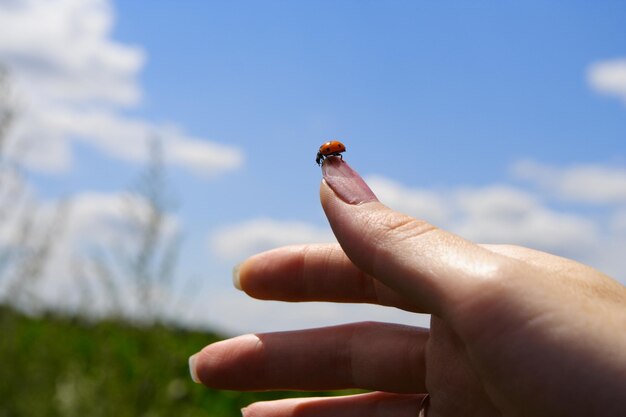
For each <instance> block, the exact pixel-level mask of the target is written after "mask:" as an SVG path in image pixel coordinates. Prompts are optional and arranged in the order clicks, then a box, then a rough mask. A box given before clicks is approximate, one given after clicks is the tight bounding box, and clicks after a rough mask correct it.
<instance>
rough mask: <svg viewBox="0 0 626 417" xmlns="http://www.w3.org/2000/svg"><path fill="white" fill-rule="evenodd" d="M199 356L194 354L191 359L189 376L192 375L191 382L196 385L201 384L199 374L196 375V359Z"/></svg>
mask: <svg viewBox="0 0 626 417" xmlns="http://www.w3.org/2000/svg"><path fill="white" fill-rule="evenodd" d="M197 356H198V354H197V353H196V354H193V355H191V356H190V357H189V375H191V380H192V381H193V382H195V383H196V384H201V383H202V382H201V381H200V378H198V374H197V373H196V357H197Z"/></svg>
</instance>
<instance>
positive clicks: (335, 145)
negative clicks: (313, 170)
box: [315, 140, 346, 165]
mask: <svg viewBox="0 0 626 417" xmlns="http://www.w3.org/2000/svg"><path fill="white" fill-rule="evenodd" d="M345 151H346V145H344V144H343V143H341V142H339V141H338V140H331V141H328V142H326V143H325V144H323V145H322V146H320V150H319V152H318V153H317V158H315V162H317V165H322V161H323V160H324V159H325V158H327V157H329V156H338V157H340V158H341V159H342V160H343V156H341V153H342V152H345Z"/></svg>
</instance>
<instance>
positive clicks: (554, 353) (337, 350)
mask: <svg viewBox="0 0 626 417" xmlns="http://www.w3.org/2000/svg"><path fill="white" fill-rule="evenodd" d="M323 172H324V181H323V182H322V185H321V188H320V197H321V202H322V207H323V208H324V211H325V213H326V216H327V217H328V220H329V222H330V225H331V227H332V229H333V232H334V233H335V236H336V237H337V240H338V242H339V244H326V245H320V244H315V245H301V246H290V247H284V248H280V249H276V250H272V251H269V252H265V253H262V254H259V255H255V256H253V257H251V258H249V259H248V260H246V261H245V262H243V263H242V264H241V265H240V267H239V269H238V273H237V274H236V277H235V278H236V285H237V286H238V287H239V288H240V289H242V290H243V291H245V292H246V293H247V294H249V295H250V296H252V297H255V298H260V299H273V300H285V301H314V300H316V301H333V302H351V303H375V304H381V305H385V306H394V307H397V308H401V309H404V310H408V311H413V312H422V313H429V314H431V315H432V321H431V326H430V329H420V328H416V327H410V326H401V325H396V324H388V323H372V322H364V323H355V324H349V325H343V326H336V327H328V328H321V329H310V330H303V331H295V332H280V333H269V334H256V335H245V336H240V337H237V338H233V339H229V340H226V341H222V342H218V343H215V344H212V345H209V346H207V347H205V348H204V349H203V350H202V351H201V352H199V353H198V354H196V355H195V356H194V357H193V360H192V361H191V369H192V373H193V374H194V375H195V377H196V378H197V379H198V380H199V381H201V382H202V383H204V384H205V385H207V386H209V387H213V388H219V389H232V390H267V389H297V390H322V389H340V388H363V389H367V390H372V391H373V392H372V393H368V394H362V395H356V396H346V397H338V398H331V399H327V398H326V399H321V398H310V399H289V400H281V401H272V402H261V403H256V404H252V405H250V406H249V407H247V408H246V409H244V410H243V414H244V416H246V417H263V416H268V417H269V416H272V417H286V416H310V417H322V416H355V417H356V416H360V417H368V416H397V417H403V416H407V417H409V416H410V417H415V416H416V415H417V412H418V408H419V407H420V402H421V401H422V399H423V397H424V395H425V393H429V394H430V406H429V408H428V410H427V416H428V417H447V416H550V417H554V416H570V417H571V416H624V415H626V331H625V330H626V288H625V287H624V286H622V285H621V284H619V283H618V282H616V281H615V280H613V279H611V278H609V277H607V276H606V275H604V274H602V273H600V272H598V271H596V270H594V269H592V268H590V267H588V266H585V265H582V264H580V263H577V262H575V261H572V260H569V259H564V258H561V257H557V256H554V255H550V254H547V253H543V252H539V251H535V250H532V249H528V248H523V247H517V246H506V245H477V244H474V243H472V242H469V241H467V240H464V239H463V238H461V237H459V236H456V235H454V234H451V233H449V232H446V231H444V230H441V229H438V228H436V227H434V226H432V225H430V224H428V223H426V222H424V221H422V220H419V219H414V218H411V217H408V216H406V215H404V214H401V213H397V212H395V211H393V210H391V209H389V208H387V207H385V206H384V205H383V204H381V203H380V202H378V200H377V199H376V197H375V196H374V194H373V193H372V192H371V190H369V188H368V187H367V185H366V184H365V182H363V180H362V179H361V177H359V176H358V174H357V173H356V172H354V171H353V170H352V169H351V168H350V167H349V166H348V164H347V163H344V162H343V161H341V160H339V158H335V157H331V158H328V159H327V160H326V161H325V162H324V165H323Z"/></svg>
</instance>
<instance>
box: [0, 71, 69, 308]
mask: <svg viewBox="0 0 626 417" xmlns="http://www.w3.org/2000/svg"><path fill="white" fill-rule="evenodd" d="M17 117H18V111H17V105H16V103H15V99H14V97H13V94H12V90H11V85H10V77H9V74H8V71H7V70H6V69H5V68H4V67H3V66H2V65H0V284H3V285H4V294H0V296H3V297H4V299H5V300H6V301H8V302H9V303H11V304H13V305H16V306H19V307H27V308H33V307H35V306H36V305H37V303H38V302H39V300H38V299H37V297H36V295H35V294H36V292H35V291H34V288H35V285H36V284H37V282H38V281H39V280H40V278H41V277H42V276H43V275H44V273H45V269H46V266H47V264H48V261H49V259H50V257H51V253H52V250H53V249H54V243H55V241H56V240H57V239H58V237H59V235H60V233H61V232H62V229H63V228H64V225H65V220H66V219H67V214H68V210H69V202H68V201H64V202H61V203H60V204H58V206H57V207H56V208H55V209H54V213H50V212H49V213H45V210H43V207H41V205H40V204H39V203H37V202H36V201H35V200H34V199H33V198H31V196H30V195H29V190H28V188H29V184H28V182H27V180H26V178H25V175H24V171H23V168H22V166H21V164H20V159H19V157H18V156H20V155H21V154H20V153H19V152H18V153H17V154H15V153H13V154H11V155H9V154H10V151H9V148H10V147H9V141H10V140H11V139H12V136H11V131H12V128H13V125H14V122H15V120H16V118H17ZM11 145H13V144H11ZM17 145H20V144H19V143H18V144H17ZM16 149H17V148H16ZM19 149H24V147H23V146H22V147H20V148H19ZM22 156H23V155H22ZM46 214H47V215H48V216H46ZM0 301H1V300H0Z"/></svg>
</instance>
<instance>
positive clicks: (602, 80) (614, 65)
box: [587, 58, 626, 104]
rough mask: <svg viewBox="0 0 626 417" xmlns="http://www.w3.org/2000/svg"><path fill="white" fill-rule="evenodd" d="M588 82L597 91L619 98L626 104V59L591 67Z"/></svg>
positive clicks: (598, 63)
mask: <svg viewBox="0 0 626 417" xmlns="http://www.w3.org/2000/svg"><path fill="white" fill-rule="evenodd" d="M587 80H588V82H589V84H590V85H591V87H592V88H594V89H595V90H596V91H598V92H600V93H603V94H609V95H614V96H617V97H619V98H621V99H622V100H623V101H624V104H626V58H619V59H613V60H607V61H600V62H596V63H594V64H592V65H590V67H589V69H588V71H587Z"/></svg>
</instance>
